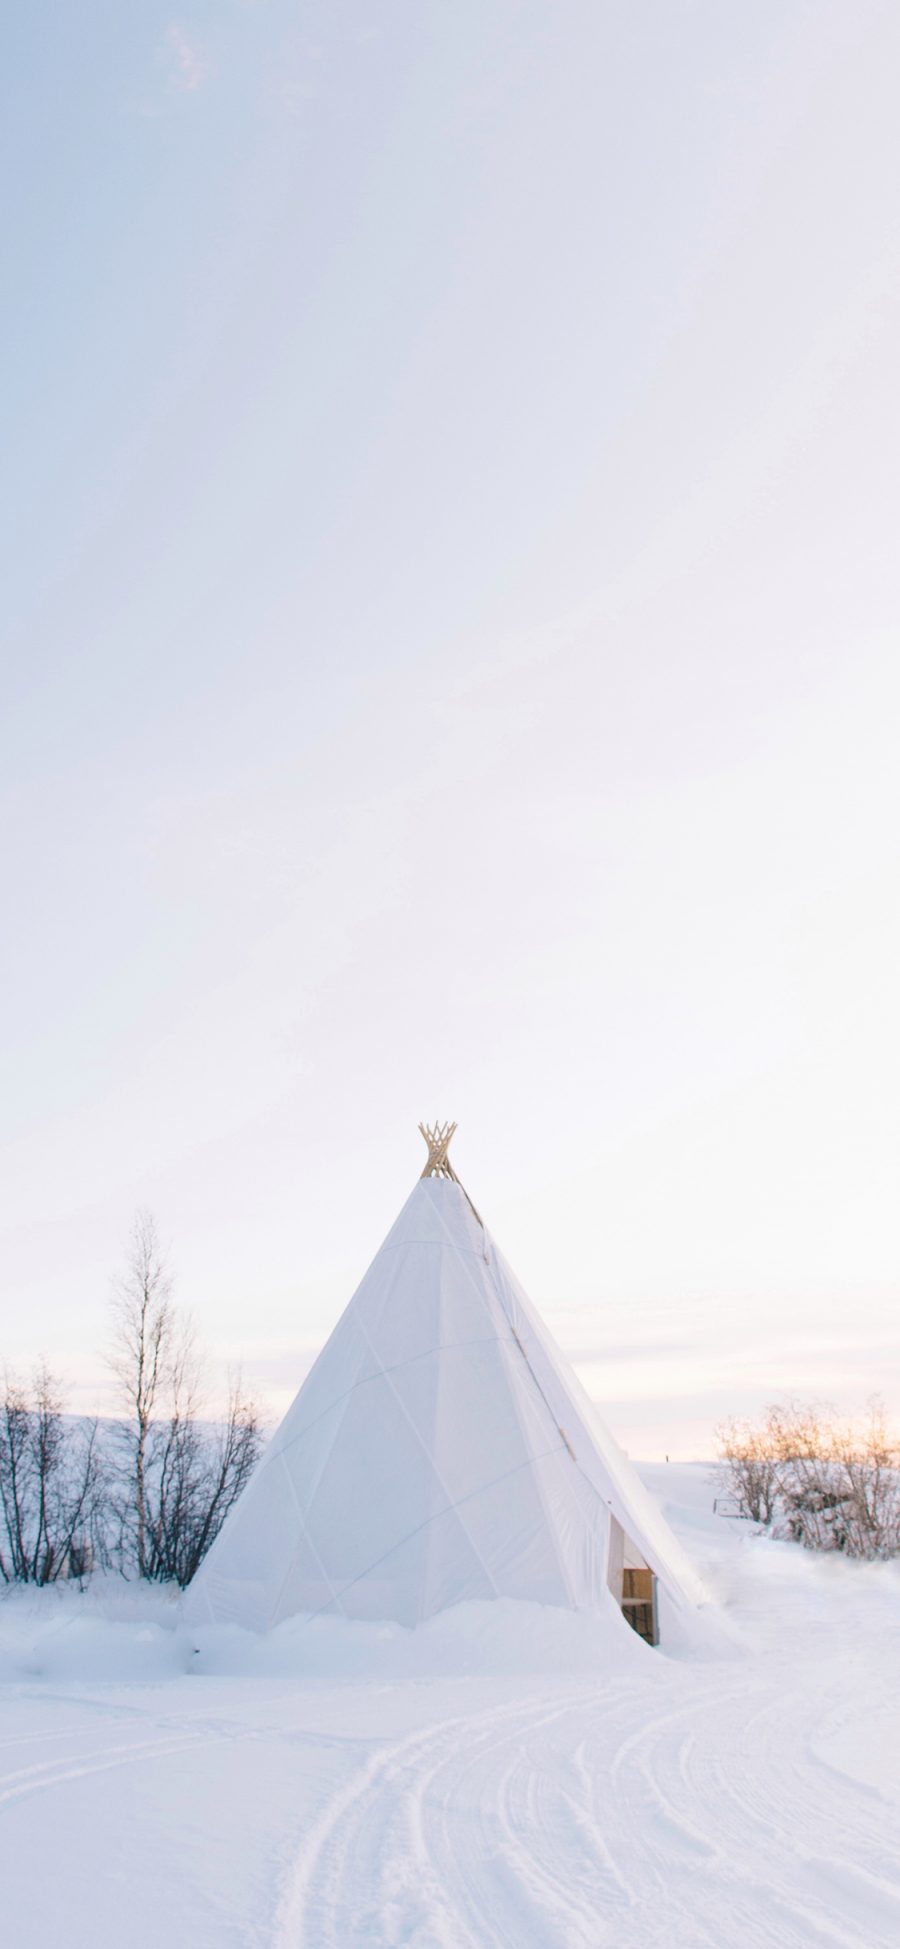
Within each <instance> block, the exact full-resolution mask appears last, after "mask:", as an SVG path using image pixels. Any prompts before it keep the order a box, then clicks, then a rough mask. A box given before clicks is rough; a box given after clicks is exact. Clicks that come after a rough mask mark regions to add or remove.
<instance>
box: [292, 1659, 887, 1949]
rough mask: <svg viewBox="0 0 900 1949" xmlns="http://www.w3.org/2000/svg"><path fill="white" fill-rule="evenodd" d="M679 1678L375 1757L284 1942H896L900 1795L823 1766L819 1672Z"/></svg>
mask: <svg viewBox="0 0 900 1949" xmlns="http://www.w3.org/2000/svg"><path fill="white" fill-rule="evenodd" d="M663 1671H664V1672H665V1679H666V1685H665V1690H666V1692H667V1693H668V1695H669V1697H670V1698H671V1696H672V1694H673V1693H674V1694H675V1695H676V1702H674V1703H672V1704H671V1705H670V1706H669V1708H668V1709H667V1710H665V1711H662V1712H660V1711H659V1710H658V1707H659V1704H660V1686H659V1683H658V1682H657V1674H654V1679H653V1683H652V1688H651V1686H649V1685H648V1684H645V1683H636V1682H634V1681H633V1680H628V1681H624V1682H622V1681H616V1682H614V1683H613V1684H612V1685H611V1686H608V1687H607V1688H605V1689H604V1687H603V1681H602V1679H600V1680H599V1681H598V1683H597V1684H591V1685H590V1686H588V1685H584V1684H583V1685H581V1686H580V1687H579V1690H578V1691H577V1692H576V1693H572V1694H566V1695H565V1696H563V1697H557V1699H556V1700H555V1702H554V1701H552V1696H551V1699H549V1700H548V1699H547V1698H546V1697H545V1698H544V1699H543V1700H538V1699H536V1698H535V1697H534V1694H533V1692H532V1694H531V1697H530V1699H528V1700H526V1701H524V1702H521V1701H520V1702H518V1703H516V1704H513V1705H509V1704H507V1705H504V1706H501V1707H498V1708H496V1709H495V1710H494V1711H492V1712H490V1713H488V1714H480V1715H479V1714H476V1713H473V1714H471V1715H465V1716H462V1717H459V1718H455V1719H452V1720H447V1721H444V1722H442V1723H441V1724H440V1725H438V1726H432V1727H431V1728H430V1729H428V1730H426V1731H424V1732H421V1733H416V1734H413V1735H411V1736H410V1737H409V1738H407V1739H405V1740H402V1741H400V1742H396V1743H394V1744H393V1745H392V1746H390V1747H388V1748H386V1749H383V1750H381V1751H379V1752H378V1753H376V1754H375V1755H374V1756H373V1757H372V1758H371V1759H370V1760H369V1761H368V1763H367V1764H366V1765H365V1766H364V1767H363V1768H361V1769H360V1770H359V1771H358V1772H357V1773H356V1774H355V1775H354V1777H353V1779H352V1780H351V1781H350V1782H349V1783H348V1784H347V1785H346V1786H345V1787H344V1788H343V1789H342V1790H341V1792H340V1793H339V1794H337V1795H336V1796H335V1797H334V1798H333V1799H332V1800H331V1802H330V1803H329V1805H328V1806H327V1807H326V1809H325V1810H324V1813H323V1814H322V1816H321V1817H320V1820H319V1822H318V1823H317V1825H316V1827H315V1828H314V1830H313V1831H312V1833H311V1834H310V1836H309V1838H308V1840H307V1842H306V1845H305V1847H304V1848H303V1850H302V1852H301V1855H300V1857H299V1859H298V1861H297V1864H296V1866H295V1870H294V1873H293V1875H292V1877H291V1879H290V1881H289V1884H288V1887H287V1889H286V1891H285V1894H284V1896H283V1899H282V1903H281V1906H280V1908H279V1911H278V1915H277V1918H276V1926H275V1934H274V1944H275V1949H301V1945H307V1944H310V1945H311V1944H313V1943H314V1944H315V1945H316V1949H400V1945H403V1946H404V1949H604V1946H605V1945H608V1949H613V1945H616V1949H618V1945H619V1944H620V1942H621V1940H622V1938H623V1935H627V1937H628V1938H629V1939H630V1940H633V1941H635V1942H639V1943H640V1945H641V1949H723V1945H724V1944H728V1945H734V1949H896V1946H897V1943H898V1942H900V1880H898V1871H897V1866H896V1861H895V1859H894V1856H893V1841H894V1836H893V1824H892V1823H893V1820H894V1819H895V1810H894V1811H893V1814H892V1810H891V1808H890V1805H889V1804H888V1803H887V1802H886V1801H884V1803H883V1804H882V1801H880V1800H879V1799H878V1798H875V1797H873V1796H872V1795H871V1793H867V1792H866V1790H865V1788H864V1787H860V1789H859V1792H858V1793H857V1794H856V1795H855V1796H854V1795H853V1794H852V1792H851V1793H850V1794H849V1797H848V1793H847V1791H846V1790H842V1791H837V1790H836V1788H835V1784H834V1782H833V1780H831V1779H830V1777H829V1773H828V1770H827V1769H826V1768H824V1767H823V1766H821V1765H819V1764H818V1763H817V1761H816V1757H815V1753H814V1751H813V1742H814V1740H815V1738H816V1736H817V1733H818V1732H819V1729H820V1727H821V1723H822V1720H823V1716H824V1717H827V1714H828V1712H829V1710H830V1709H831V1701H830V1700H829V1699H828V1697H827V1696H826V1697H824V1698H823V1697H822V1696H821V1695H820V1690H819V1687H818V1685H817V1683H816V1680H815V1676H814V1675H811V1676H810V1678H809V1680H808V1682H807V1683H806V1684H805V1685H804V1686H802V1687H801V1688H800V1689H799V1690H795V1693H794V1695H793V1696H791V1697H790V1698H788V1699H786V1695H785V1689H784V1684H783V1678H782V1679H781V1680H779V1677H778V1675H777V1674H776V1675H774V1676H773V1675H771V1674H769V1673H767V1672H765V1671H762V1672H761V1671H760V1670H759V1669H758V1668H757V1669H755V1670H754V1669H753V1668H752V1667H749V1666H740V1667H739V1668H737V1669H735V1667H734V1666H730V1667H729V1671H728V1677H727V1679H726V1680H725V1681H723V1680H722V1677H721V1673H715V1672H714V1671H711V1670H710V1668H709V1667H705V1668H703V1669H702V1670H699V1671H698V1670H697V1669H696V1668H693V1669H691V1670H687V1671H685V1670H681V1671H679V1670H677V1669H673V1668H672V1667H669V1668H668V1669H667V1670H666V1669H665V1668H662V1669H661V1670H660V1672H659V1674H658V1677H659V1678H662V1676H663ZM648 1677H649V1674H648ZM679 1694H680V1696H678V1695H679ZM648 1708H649V1714H648ZM723 1924H724V1926H723Z"/></svg>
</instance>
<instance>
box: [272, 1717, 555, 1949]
mask: <svg viewBox="0 0 900 1949" xmlns="http://www.w3.org/2000/svg"><path fill="white" fill-rule="evenodd" d="M563 1709H564V1708H563V1707H558V1708H557V1712H556V1714H555V1715H551V1716H558V1713H559V1712H560V1711H561V1710H563ZM547 1717H548V1712H547V1706H546V1703H545V1702H540V1703H537V1702H535V1701H532V1702H531V1703H530V1704H526V1705H523V1704H522V1703H521V1701H516V1702H515V1703H513V1704H509V1703H507V1704H504V1705H501V1706H496V1707H494V1708H493V1709H492V1710H490V1711H487V1712H485V1711H481V1712H479V1713H472V1714H469V1713H467V1714H464V1715H461V1716H457V1717H454V1718H452V1719H448V1720H444V1721H441V1722H440V1723H439V1724H438V1725H437V1726H434V1725H432V1726H431V1727H429V1728H428V1729H427V1730H426V1731H423V1732H419V1733H414V1734H412V1735H410V1736H409V1737H408V1738H406V1739H403V1740H400V1741H395V1742H393V1743H392V1744H391V1745H390V1746H389V1747H387V1748H383V1749H381V1750H379V1751H378V1752H377V1753H375V1754H373V1755H372V1757H371V1758H370V1759H369V1760H368V1762H367V1763H366V1765H365V1766H364V1767H362V1768H361V1769H360V1770H359V1771H358V1772H357V1773H356V1774H355V1775H354V1777H353V1779H352V1780H350V1781H349V1782H348V1784H347V1785H346V1786H345V1787H344V1788H342V1789H341V1790H340V1791H339V1793H338V1794H337V1795H335V1797H334V1799H333V1800H332V1801H331V1802H330V1803H329V1805H328V1806H327V1807H326V1809H325V1811H324V1813H323V1815H322V1816H321V1817H320V1820H319V1821H318V1822H317V1823H316V1824H315V1826H314V1828H313V1830H312V1832H311V1833H310V1835H309V1836H308V1838H307V1841H306V1843H305V1845H304V1847H303V1849H302V1850H301V1853H300V1855H299V1857H298V1859H297V1861H296V1863H295V1865H294V1869H293V1871H292V1873H291V1875H290V1877H289V1881H288V1885H287V1887H286V1889H285V1891H284V1894H283V1896H282V1900H281V1903H280V1905H279V1908H278V1912H277V1915H276V1920H275V1929H274V1935H273V1944H274V1945H275V1946H276V1949H298V1946H299V1945H305V1944H307V1943H313V1942H314V1943H315V1944H316V1949H375V1945H376V1944H379V1945H380V1944H382V1943H383V1944H400V1943H404V1944H409V1945H413V1944H417V1943H418V1944H421V1945H422V1949H425V1945H426V1944H427V1945H428V1949H494V1945H495V1943H496V1944H497V1945H498V1949H499V1945H502V1944H504V1943H505V1942H506V1940H507V1938H506V1937H505V1936H504V1935H499V1936H496V1937H495V1936H494V1935H492V1934H491V1933H488V1932H487V1931H488V1930H489V1926H490V1924H489V1918H488V1917H486V1915H485V1914H484V1913H483V1912H482V1913H480V1914H479V1915H478V1916H477V1918H476V1929H475V1932H473V1929H472V1927H471V1926H470V1923H469V1921H468V1920H467V1918H466V1917H465V1916H464V1915H463V1914H462V1913H461V1912H460V1904H459V1902H458V1901H457V1900H454V1899H453V1893H452V1878H448V1876H447V1874H446V1871H445V1868H444V1866H443V1863H442V1861H441V1859H440V1852H439V1850H436V1849H435V1846H434V1837H433V1835H432V1833H431V1829H430V1821H429V1820H428V1818H427V1815H428V1814H430V1810H431V1807H432V1805H433V1804H434V1803H435V1802H436V1803H437V1804H438V1805H439V1806H440V1805H443V1804H445V1803H446V1801H447V1799H448V1796H447V1795H446V1794H444V1795H442V1794H441V1793H439V1792H436V1791H435V1781H436V1780H437V1778H438V1777H439V1775H440V1774H441V1772H442V1771H443V1770H445V1769H448V1768H450V1769H452V1768H454V1767H455V1768H456V1769H457V1771H458V1770H460V1768H461V1770H462V1771H463V1773H466V1772H468V1771H469V1770H470V1769H471V1767H472V1765H473V1764H475V1758H473V1755H475V1756H480V1755H481V1754H482V1752H483V1751H485V1750H487V1751H490V1752H493V1751H495V1750H496V1748H497V1747H498V1746H499V1745H501V1744H502V1743H503V1742H504V1740H508V1739H510V1738H514V1737H517V1736H519V1735H520V1734H521V1732H522V1730H523V1728H524V1727H526V1726H527V1725H528V1724H529V1723H530V1722H531V1721H533V1720H534V1721H543V1720H545V1719H546V1718H547ZM449 1798H450V1800H451V1806H452V1799H453V1796H452V1795H451V1796H449ZM448 1897H449V1898H448Z"/></svg>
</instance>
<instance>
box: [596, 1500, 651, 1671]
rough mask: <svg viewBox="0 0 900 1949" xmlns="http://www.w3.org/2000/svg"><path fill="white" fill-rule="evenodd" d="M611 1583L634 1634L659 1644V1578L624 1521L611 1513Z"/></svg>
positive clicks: (613, 1592)
mask: <svg viewBox="0 0 900 1949" xmlns="http://www.w3.org/2000/svg"><path fill="white" fill-rule="evenodd" d="M606 1580H607V1583H608V1585H609V1588H610V1590H611V1591H612V1594H613V1596H614V1598H615V1600H616V1603H617V1604H618V1606H619V1609H620V1610H621V1612H622V1616H623V1617H624V1618H626V1619H627V1621H628V1623H629V1624H630V1625H631V1628H632V1630H633V1631H636V1632H637V1634H638V1637H639V1638H643V1639H644V1641H645V1643H646V1644H654V1645H656V1644H659V1612H658V1608H657V1601H656V1578H655V1576H654V1574H653V1571H652V1570H651V1568H650V1565H649V1563H648V1562H647V1561H646V1558H645V1557H643V1556H642V1555H641V1552H640V1550H639V1549H638V1548H637V1545H636V1544H635V1543H632V1540H631V1537H630V1536H627V1535H626V1533H625V1531H624V1529H623V1528H622V1525H621V1523H620V1522H618V1521H617V1520H616V1517H615V1516H613V1515H612V1514H610V1519H609V1567H608V1570H607V1578H606Z"/></svg>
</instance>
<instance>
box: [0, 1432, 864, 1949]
mask: <svg viewBox="0 0 900 1949" xmlns="http://www.w3.org/2000/svg"><path fill="white" fill-rule="evenodd" d="M641 1472H642V1474H643V1476H644V1479H645V1481H646V1483H647V1485H648V1487H649V1488H650V1489H651V1490H652V1492H653V1493H654V1495H655V1496H656V1497H657V1498H658V1499H659V1501H660V1502H661V1504H662V1505H663V1508H664V1510H665V1513H666V1514H667V1516H668V1518H669V1521H670V1522H671V1523H672V1525H673V1528H674V1529H675V1530H676V1531H677V1533H678V1534H679V1536H680V1538H681V1540H682V1542H683V1543H684V1544H685V1546H686V1548H687V1549H688V1551H689V1553H690V1554H691V1555H692V1557H693V1558H694V1560H695V1562H696V1563H697V1565H698V1568H699V1569H700V1570H701V1572H702V1573H703V1575H704V1577H705V1578H706V1580H707V1582H708V1584H709V1586H710V1587H711V1588H712V1589H713V1591H714V1593H715V1594H716V1596H717V1598H718V1600H719V1609H718V1611H717V1612H715V1613H712V1614H711V1615H710V1628H709V1631H708V1634H707V1637H706V1641H705V1643H704V1644H703V1645H702V1646H701V1648H700V1649H699V1650H698V1649H697V1648H696V1647H694V1648H693V1649H691V1650H690V1651H689V1650H688V1648H687V1647H686V1646H681V1647H680V1648H679V1647H677V1646H676V1647H675V1649H674V1650H671V1649H670V1650H669V1651H668V1652H667V1653H665V1654H664V1653H662V1652H660V1651H655V1652H651V1651H649V1650H648V1649H647V1648H646V1647H645V1646H643V1645H642V1644H641V1643H640V1642H639V1640H638V1639H637V1638H635V1637H633V1636H632V1635H631V1634H630V1633H628V1632H627V1630H625V1629H623V1628H622V1627H620V1625H619V1623H618V1620H612V1621H611V1623H607V1622H605V1621H604V1622H603V1623H602V1624H600V1623H597V1622H596V1621H593V1620H591V1619H587V1618H584V1617H574V1616H570V1615H567V1614H565V1613H562V1612H555V1611H550V1610H547V1609H545V1608H542V1607H540V1606H533V1605H517V1604H513V1603H509V1604H473V1605H467V1606H462V1607H460V1608H459V1610H457V1611H455V1612H450V1613H446V1614H444V1615H443V1616H441V1617H438V1618H435V1619H433V1620H432V1621H431V1623H430V1624H428V1625H426V1626H424V1627H423V1628H422V1629H420V1630H419V1631H418V1632H414V1633H410V1632H407V1631H405V1630H403V1629H402V1628H401V1627H400V1626H394V1625H391V1626H380V1625H379V1626H373V1625H360V1624H353V1625H345V1624H336V1623H335V1622H334V1621H333V1620H330V1621H327V1622H326V1621H325V1620H319V1621H318V1622H317V1623H316V1624H314V1625H304V1624H303V1623H302V1622H301V1621H299V1620H295V1621H294V1622H293V1623H288V1624H286V1625H284V1626H283V1627H282V1628H281V1629H280V1630H279V1631H277V1632H275V1633H274V1634H273V1635H272V1636H271V1637H270V1638H268V1639H262V1640H260V1639H254V1638H252V1637H251V1636H249V1635H248V1634H245V1633H240V1632H237V1631H234V1630H232V1631H226V1630H213V1629H208V1630H206V1631H204V1632H201V1633H196V1634H194V1635H191V1634H190V1633H188V1632H187V1631H186V1630H185V1629H184V1628H183V1626H181V1624H180V1623H179V1613H178V1606H177V1604H175V1603H173V1602H172V1601H171V1600H170V1599H169V1598H168V1597H167V1596H166V1595H165V1594H164V1593H161V1592H159V1591H139V1590H136V1589H134V1587H132V1586H124V1585H122V1584H121V1583H120V1582H114V1583H108V1584H106V1585H95V1586H94V1587H93V1588H92V1589H90V1590H89V1591H88V1592H87V1593H85V1594H84V1595H83V1596H82V1595H80V1594H79V1593H78V1592H77V1591H75V1590H61V1589H57V1590H51V1591H47V1592H42V1593H39V1594H37V1595H28V1594H26V1593H16V1592H13V1593H11V1594H10V1595H8V1596H7V1597H6V1598H5V1599H4V1600H3V1601H2V1603H0V1685H2V1698H3V1732H2V1748H0V1776H2V1777H0V1803H2V1809H3V1815H4V1818H3V1822H2V1826H0V1876H2V1887H3V1902H4V1934H5V1939H7V1940H9V1941H10V1942H11V1943H15V1945H16V1949H38V1946H39V1945H40V1949H45V1945H48V1944H51V1943H55V1942H56V1941H60V1940H65V1941H66V1942H67V1943H69V1944H73V1945H75V1946H76V1949H78V1946H79V1945H81V1944H85V1945H87V1944H90V1945H91V1949H112V1945H114V1944H115V1945H117V1946H118V1945H119V1944H121V1942H122V1941H123V1940H127V1941H128V1943H129V1949H151V1945H152V1949H157V1945H158V1944H159V1943H160V1942H162V1941H166V1942H170V1943H172V1944H175V1945H179V1946H180V1945H184V1946H185V1949H187V1945H190V1949H213V1945H225V1944H240V1943H245V1944H263V1943H265V1944H272V1945H278V1946H279V1949H288V1945H304V1949H325V1946H326V1945H330V1949H387V1945H392V1946H394V1949H400V1945H404V1946H405V1949H488V1946H490V1949H494V1946H495V1945H496V1946H497V1949H499V1945H504V1949H505V1945H509V1946H510V1949H602V1945H606V1944H609V1945H610V1949H612V1945H613V1944H616V1945H618V1944H619V1943H621V1942H622V1941H623V1940H626V1939H627V1940H628V1941H629V1942H632V1943H635V1944H639V1945H642V1946H643V1945H649V1944H651V1943H653V1944H658V1945H660V1949H700V1945H707V1944H708V1945H710V1949H712V1945H715V1949H749V1945H754V1949H756V1946H757V1945H758V1946H759V1949H800V1945H803V1946H804V1949H805V1945H809V1949H812V1946H813V1945H816V1946H818V1945H823V1944H837V1945H842V1946H843V1949H888V1945H890V1949H894V1945H895V1944H896V1942H897V1941H898V1940H900V1867H898V1863H897V1859H896V1832H897V1820H898V1813H900V1780H898V1769H897V1766H896V1763H895V1759H894V1755H895V1754H896V1751H897V1749H898V1743H900V1740H898V1735H900V1706H898V1703H897V1699H896V1646H897V1642H898V1628H900V1567H898V1566H896V1565H865V1564H862V1565H858V1564H848V1563H846V1562H843V1561H841V1560H839V1559H835V1558H829V1559H814V1558H812V1557H810V1556H808V1555H805V1554H804V1553H802V1552H801V1551H799V1550H797V1549H794V1548H792V1547H791V1546H788V1545H786V1544H775V1543H771V1542H769V1541H768V1540H766V1539H763V1538H756V1537H753V1536H752V1535H749V1534H748V1532H747V1528H746V1526H745V1525H743V1524H740V1523H729V1522H726V1521H724V1520H722V1519H721V1518H720V1517H718V1516H715V1515H714V1514H713V1511H712V1502H713V1495H714V1486H713V1484H712V1481H711V1478H710V1472H709V1471H708V1470H707V1469H706V1468H704V1467H703V1466H701V1465H690V1466H677V1465H665V1464H658V1465H653V1466H647V1467H645V1468H644V1469H643V1470H642V1471H641ZM48 1854H49V1858H51V1859H52V1863H53V1870H54V1872H53V1874H52V1876H51V1875H49V1874H48V1873H47V1872H46V1864H47V1860H48Z"/></svg>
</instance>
